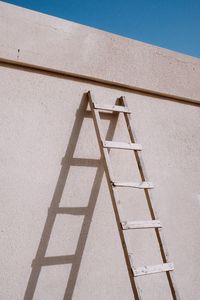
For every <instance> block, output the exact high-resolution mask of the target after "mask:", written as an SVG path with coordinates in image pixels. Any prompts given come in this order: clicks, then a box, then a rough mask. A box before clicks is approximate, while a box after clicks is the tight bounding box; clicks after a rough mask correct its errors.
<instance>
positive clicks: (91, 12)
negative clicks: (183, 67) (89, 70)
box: [4, 0, 200, 58]
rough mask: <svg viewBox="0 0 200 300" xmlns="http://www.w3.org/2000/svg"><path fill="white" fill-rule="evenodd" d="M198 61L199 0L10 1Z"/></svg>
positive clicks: (10, 1)
mask: <svg viewBox="0 0 200 300" xmlns="http://www.w3.org/2000/svg"><path fill="white" fill-rule="evenodd" d="M4 2H9V3H12V4H15V5H18V6H23V7H26V8H29V9H32V10H36V11H39V12H43V13H45V14H49V15H53V16H57V17H59V18H63V19H67V20H71V21H74V22H77V23H81V24H85V25H88V26H92V27H95V28H98V29H102V30H105V31H109V32H112V33H116V34H119V35H122V36H125V37H129V38H132V39H136V40H139V41H143V42H146V43H150V44H153V45H157V46H160V47H164V48H168V49H171V50H174V51H178V52H182V53H185V54H188V55H192V56H196V57H199V58H200V0H124V1H122V0H107V1H106V0H91V1H89V0H82V1H81V0H65V1H64V0H9V1H4Z"/></svg>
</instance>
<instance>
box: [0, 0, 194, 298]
mask: <svg viewBox="0 0 200 300" xmlns="http://www.w3.org/2000/svg"><path fill="white" fill-rule="evenodd" d="M0 8H1V9H0V23H1V26H0V34H1V42H0V57H1V60H4V61H5V60H7V61H11V62H13V63H14V64H16V63H18V64H19V65H20V64H27V65H29V66H32V68H22V67H20V66H14V65H11V64H8V63H1V69H0V78H1V80H0V93H1V100H0V131H1V132H0V161H1V168H0V203H1V210H0V232H1V235H0V253H1V255H0V265H1V269H0V278H1V280H0V298H1V299H6V300H7V299H9V300H10V299H11V300H12V299H13V300H18V299H19V300H20V299H23V298H24V299H25V300H30V299H36V300H55V299H56V300H61V299H67V300H71V299H73V300H83V299H84V300H85V299H97V300H102V299H106V300H113V299H116V300H121V299H125V300H129V299H130V300H131V299H133V296H132V291H131V286H130V283H129V277H128V273H127V270H126V264H125V261H124V257H123V251H122V248H121V244H120V240H119V236H118V231H117V226H116V223H115V218H114V214H113V210H112V206H111V201H110V196H109V192H108V187H107V183H106V180H105V176H104V174H103V169H102V164H101V161H100V153H99V150H98V145H97V140H96V134H95V130H94V126H93V122H92V119H91V114H90V112H89V111H88V109H87V111H86V102H85V98H84V97H83V94H84V93H85V92H87V91H88V90H91V92H92V94H93V95H94V96H95V100H96V102H98V103H102V104H113V103H114V102H115V100H116V98H117V97H119V96H122V95H123V96H126V99H127V101H128V105H129V107H130V109H131V111H132V114H133V121H132V123H133V125H134V127H135V131H136V134H137V142H138V143H141V144H142V145H143V152H142V153H143V158H144V162H145V166H146V169H147V173H148V176H149V180H151V181H152V182H153V183H154V185H155V189H154V190H153V192H152V193H153V199H154V200H155V205H156V207H157V210H158V214H159V216H160V220H161V222H162V224H163V226H164V234H165V237H166V241H167V244H168V248H169V252H170V254H171V260H172V261H173V262H174V264H175V275H176V280H177V285H178V289H179V292H180V295H181V299H182V300H194V299H199V298H200V290H199V281H200V277H199V268H200V258H199V248H200V244H199V231H200V221H199V213H200V190H199V174H200V162H199V153H200V138H199V135H200V134H199V132H200V123H199V120H200V111H199V106H198V105H194V104H192V103H190V104H189V103H185V102H181V101H180V102H178V101H174V99H170V97H169V99H168V100H166V99H164V98H162V97H155V96H150V95H149V94H145V93H139V92H137V93H136V92H134V91H130V90H129V91H128V90H127V89H125V88H123V87H121V88H120V87H118V88H117V87H114V86H113V87H111V86H110V87H108V85H103V84H100V83H94V82H93V83H92V82H91V81H89V80H86V79H85V80H83V79H82V80H80V79H78V77H80V76H82V77H88V78H93V79H94V78H96V79H98V80H99V81H105V82H112V83H117V84H118V85H124V86H130V87H137V88H141V89H144V90H145V89H149V90H152V91H154V92H157V93H164V94H168V95H170V94H173V95H175V96H176V97H180V98H187V99H191V100H192V101H194V100H195V101H196V102H198V99H199V96H200V91H199V78H200V76H199V75H200V74H199V60H198V59H195V58H191V57H188V56H184V55H180V54H177V53H173V52H170V51H167V50H164V49H160V48H157V47H153V46H150V45H146V44H143V43H139V42H136V41H132V40H129V39H125V38H121V37H118V36H115V35H112V34H108V33H105V32H101V31H98V30H94V29H91V28H88V27H85V26H81V25H78V24H74V23H71V22H67V21H63V20H60V19H57V18H53V17H49V16H45V15H42V14H38V13H35V12H31V11H27V10H25V9H22V8H17V7H15V6H12V5H8V4H5V3H3V2H0ZM35 67H37V68H47V69H50V70H54V71H55V70H56V71H57V72H60V73H62V72H63V73H66V74H67V73H71V74H74V76H77V78H73V79H72V77H67V76H66V75H59V74H55V73H53V72H49V73H47V72H42V71H36V70H35V69H34V68H35ZM117 125H118V126H117V127H116V128H115V126H116V115H112V114H104V115H102V126H103V130H104V133H105V134H107V138H108V139H111V140H116V141H128V136H127V134H125V126H124V120H123V118H122V116H120V117H119V119H118V121H117ZM110 154H111V160H112V165H113V168H114V173H115V176H116V179H119V180H127V181H130V180H133V181H137V180H140V178H139V174H138V170H137V166H136V162H135V159H134V157H133V155H132V153H130V152H127V151H125V152H123V151H118V150H115V151H114V150H113V151H112V152H111V153H110ZM119 195H120V199H121V206H122V208H123V215H122V219H123V220H146V219H149V218H150V216H149V212H148V209H147V205H146V199H145V197H144V194H143V192H142V191H137V190H131V191H130V190H123V191H122V190H120V191H119ZM49 208H50V209H49ZM58 212H59V213H58ZM81 213H82V214H81ZM47 217H48V218H47ZM46 220H48V222H47V221H46ZM127 234H128V236H129V238H130V242H131V251H132V252H133V254H134V265H135V266H143V265H153V264H159V263H161V258H160V254H159V251H158V245H157V244H156V239H155V234H154V232H153V230H139V231H131V232H130V231H129V232H128V233H127ZM140 283H141V288H142V291H141V293H142V295H143V296H144V299H145V300H152V299H155V300H161V299H162V300H170V299H171V296H170V292H169V289H168V285H167V281H166V277H165V275H164V274H160V275H152V276H146V277H143V278H141V279H140Z"/></svg>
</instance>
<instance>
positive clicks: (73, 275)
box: [23, 94, 118, 300]
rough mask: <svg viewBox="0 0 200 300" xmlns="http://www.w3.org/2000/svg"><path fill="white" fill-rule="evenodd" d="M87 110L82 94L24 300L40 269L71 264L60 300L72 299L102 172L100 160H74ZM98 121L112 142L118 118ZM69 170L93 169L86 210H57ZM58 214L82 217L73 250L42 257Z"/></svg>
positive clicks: (107, 116) (30, 296) (29, 295)
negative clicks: (104, 123) (104, 126)
mask: <svg viewBox="0 0 200 300" xmlns="http://www.w3.org/2000/svg"><path fill="white" fill-rule="evenodd" d="M87 107H88V101H87V95H86V94H84V95H83V97H82V99H81V102H80V106H79V108H78V109H77V113H76V119H75V122H74V125H73V128H72V132H71V136H70V139H69V143H68V146H67V150H66V153H65V156H64V158H63V159H62V164H61V165H62V167H61V170H60V174H59V177H58V181H57V184H56V187H55V191H54V194H53V198H52V201H51V204H50V207H49V209H48V215H47V218H46V222H45V225H44V228H43V232H42V235H41V239H40V242H39V246H38V249H37V253H36V256H35V258H34V259H33V262H32V270H31V273H30V277H29V280H28V284H27V287H26V290H25V294H24V298H23V299H24V300H31V299H33V297H34V293H35V290H36V287H37V283H38V279H39V276H40V272H41V269H42V267H43V266H53V265H62V264H71V270H70V274H69V277H68V280H67V283H66V289H65V292H64V297H63V299H64V300H71V299H72V296H73V292H74V289H75V285H76V281H77V277H78V273H79V269H80V264H81V260H82V256H83V252H84V248H85V245H86V241H87V237H88V233H89V229H90V224H91V221H92V217H93V213H94V209H95V206H96V202H97V198H98V194H99V191H100V187H101V183H102V179H103V175H104V168H103V165H102V164H101V160H100V159H87V158H75V157H74V153H75V149H76V145H77V142H78V138H79V135H80V131H81V127H82V124H83V121H84V118H92V115H91V112H90V111H88V110H87ZM113 116H114V117H113ZM102 119H106V120H109V121H110V122H109V126H108V130H107V133H106V139H108V140H112V138H113V135H114V131H115V128H116V124H117V119H118V114H115V113H111V114H110V113H106V114H104V113H103V114H102ZM95 138H96V136H95ZM71 166H77V167H78V166H85V167H94V168H96V174H95V177H94V181H93V184H92V188H91V192H90V196H89V201H88V206H86V207H59V204H60V202H61V198H62V194H63V191H64V188H65V185H66V181H67V178H68V175H69V171H70V167H71ZM59 214H66V215H68V214H70V215H83V216H84V219H83V223H82V227H81V230H80V234H79V238H78V243H77V247H76V250H75V253H74V254H73V255H63V256H51V257H46V256H45V254H46V251H47V247H48V244H49V241H50V237H51V233H52V230H53V226H54V223H55V219H56V216H57V215H59Z"/></svg>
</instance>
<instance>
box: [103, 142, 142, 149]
mask: <svg viewBox="0 0 200 300" xmlns="http://www.w3.org/2000/svg"><path fill="white" fill-rule="evenodd" d="M103 147H104V148H114V149H125V150H142V145H140V144H136V143H123V142H113V141H104V142H103Z"/></svg>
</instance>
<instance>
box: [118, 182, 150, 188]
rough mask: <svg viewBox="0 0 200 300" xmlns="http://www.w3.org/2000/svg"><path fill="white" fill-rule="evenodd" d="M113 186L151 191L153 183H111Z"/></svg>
mask: <svg viewBox="0 0 200 300" xmlns="http://www.w3.org/2000/svg"><path fill="white" fill-rule="evenodd" d="M112 184H113V186H116V187H130V188H137V189H153V188H154V186H153V183H152V182H149V181H142V182H112Z"/></svg>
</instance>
